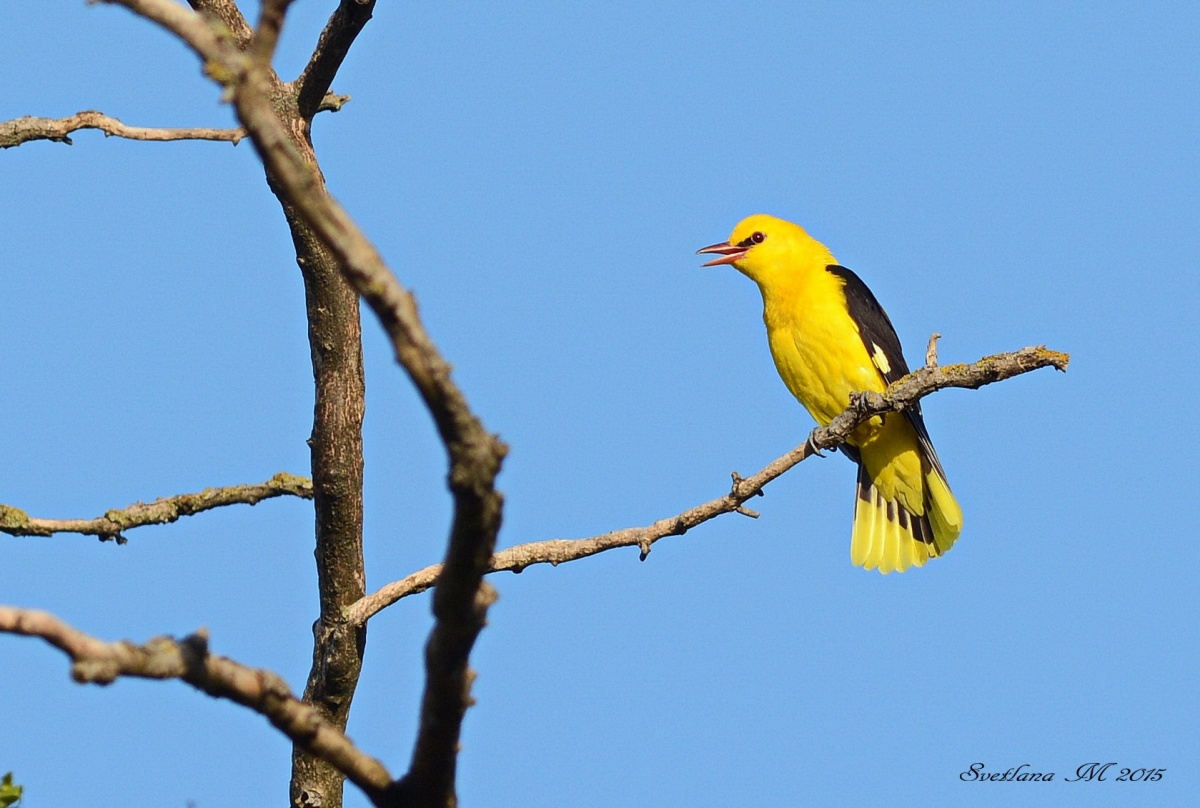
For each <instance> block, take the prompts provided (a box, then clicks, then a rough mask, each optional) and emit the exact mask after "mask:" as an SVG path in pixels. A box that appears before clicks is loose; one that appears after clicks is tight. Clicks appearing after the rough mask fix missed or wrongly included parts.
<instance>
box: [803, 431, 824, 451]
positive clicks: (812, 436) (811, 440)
mask: <svg viewBox="0 0 1200 808" xmlns="http://www.w3.org/2000/svg"><path fill="white" fill-rule="evenodd" d="M816 437H817V430H815V429H814V430H813V431H812V432H810V433H809V435H808V440H806V441H805V442H804V443H805V445H806V446H808V450H809V451H810V452H812V453H813V454H815V455H816V456H817V457H824V456H825V453H824V452H823V451H821V447H820V446H818V445H817V440H816Z"/></svg>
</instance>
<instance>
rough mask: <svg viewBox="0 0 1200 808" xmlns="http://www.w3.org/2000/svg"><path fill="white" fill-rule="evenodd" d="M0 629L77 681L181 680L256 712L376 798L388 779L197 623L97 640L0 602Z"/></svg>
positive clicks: (274, 678)
mask: <svg viewBox="0 0 1200 808" xmlns="http://www.w3.org/2000/svg"><path fill="white" fill-rule="evenodd" d="M0 632H3V633H8V634H20V635H25V636H29V637H40V638H42V639H43V640H45V641H46V642H48V643H50V644H51V645H53V646H54V647H55V648H58V649H59V650H61V651H62V652H64V653H65V654H66V655H67V656H68V657H70V658H71V662H72V665H71V675H72V677H73V678H74V679H75V681H76V682H79V683H80V684H84V683H89V682H90V683H94V684H100V685H107V684H110V683H112V682H113V681H115V680H116V679H117V678H118V677H121V676H132V677H138V678H142V679H182V680H183V681H185V682H187V683H188V684H190V685H192V686H193V687H195V688H196V689H198V690H200V691H202V692H204V693H207V694H208V695H210V696H213V697H215V698H223V699H229V700H230V701H233V702H236V703H237V704H240V705H242V706H243V707H249V708H250V709H251V710H254V711H255V712H257V713H260V714H262V715H263V716H265V717H266V718H267V720H269V721H270V722H271V723H272V724H273V725H274V726H275V727H276V728H277V729H279V730H280V731H281V732H282V733H283V734H284V735H286V736H287V737H289V738H291V739H292V741H293V742H294V743H296V744H298V745H300V746H303V747H304V748H305V749H307V750H309V751H310V752H311V753H312V754H314V755H317V756H318V757H320V758H321V759H323V760H326V761H328V762H329V763H330V764H332V765H334V766H336V767H337V768H338V769H339V770H340V771H341V772H343V773H344V774H345V775H346V777H348V778H349V779H350V780H351V781H353V782H354V783H355V784H357V785H358V786H359V788H361V789H362V790H363V791H364V792H365V793H366V794H367V796H368V797H369V798H370V799H371V800H372V802H374V803H376V804H382V803H383V799H384V794H385V793H386V791H387V789H388V787H389V786H390V784H391V782H392V778H391V775H390V774H388V771H387V769H386V768H384V766H383V764H382V763H380V762H379V761H378V760H376V759H374V758H373V757H371V756H369V755H367V754H366V753H364V752H362V751H361V750H359V749H358V748H357V747H356V746H354V744H353V743H352V742H351V741H350V739H349V738H347V737H346V735H345V734H344V733H342V732H341V731H340V730H339V729H338V728H337V727H335V726H333V725H332V724H331V723H329V722H328V721H326V720H325V719H324V718H322V716H321V714H320V713H319V712H318V711H317V710H315V709H314V708H313V707H311V706H310V705H307V704H304V703H303V702H301V701H300V700H299V699H297V698H296V697H295V696H294V695H292V692H291V689H290V688H288V686H287V683H286V682H284V681H283V679H282V678H281V677H280V676H279V675H278V674H275V673H272V672H271V671H268V670H263V669H261V668H250V667H247V666H245V665H242V664H241V663H239V662H234V661H233V660H232V659H227V658H226V657H221V656H216V655H214V654H210V653H209V652H208V634H207V632H206V631H204V630H200V631H198V632H196V633H195V634H192V635H190V636H188V637H185V638H184V639H182V640H174V639H172V638H170V637H156V638H154V639H152V640H150V642H148V643H146V644H145V645H135V644H134V643H131V642H127V641H126V642H113V643H109V642H104V641H103V640H99V639H96V638H95V637H92V636H90V635H88V634H85V633H83V632H82V631H79V630H78V629H76V628H73V627H72V626H70V625H68V624H67V623H65V622H63V621H62V620H60V619H59V618H57V617H55V616H54V615H52V614H50V613H48V612H42V611H35V610H31V609H18V608H15V607H11V606H0Z"/></svg>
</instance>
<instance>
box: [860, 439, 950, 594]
mask: <svg viewBox="0 0 1200 808" xmlns="http://www.w3.org/2000/svg"><path fill="white" fill-rule="evenodd" d="M922 472H923V476H924V482H925V497H924V500H925V513H924V514H922V515H920V516H917V515H915V514H913V513H911V512H910V511H909V510H908V509H907V508H905V507H904V506H903V505H902V504H901V503H900V502H899V501H897V500H895V499H885V498H884V496H883V495H882V494H881V493H880V491H879V489H878V488H877V487H876V486H875V483H874V482H873V481H872V479H871V476H870V475H869V474H868V473H867V469H866V466H865V465H864V464H863V463H862V462H861V461H860V462H859V465H858V496H857V498H856V499H855V506H854V532H853V534H852V536H851V539H850V560H851V561H853V562H854V563H855V564H856V565H858V566H860V567H865V568H867V569H869V570H873V569H878V570H879V571H880V572H882V573H883V574H885V575H886V574H887V573H889V572H892V571H893V570H894V571H896V572H904V571H905V570H906V569H908V568H909V567H920V566H922V565H923V564H924V563H925V562H926V561H928V560H929V559H931V558H936V557H937V556H940V555H942V554H943V553H945V552H946V551H947V550H949V549H950V548H951V547H952V546H953V545H954V542H955V540H956V539H958V534H959V533H960V532H961V531H962V509H961V508H960V507H959V505H958V501H957V500H956V499H955V498H954V494H953V493H951V491H950V486H949V485H948V484H947V483H946V479H945V477H943V476H942V473H941V470H940V469H939V468H937V467H936V465H935V464H930V463H928V462H923V463H922Z"/></svg>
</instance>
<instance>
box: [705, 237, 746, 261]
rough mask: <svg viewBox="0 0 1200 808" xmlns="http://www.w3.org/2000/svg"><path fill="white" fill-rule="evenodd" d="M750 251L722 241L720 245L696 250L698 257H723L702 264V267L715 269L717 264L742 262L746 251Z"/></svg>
mask: <svg viewBox="0 0 1200 808" xmlns="http://www.w3.org/2000/svg"><path fill="white" fill-rule="evenodd" d="M748 249H749V248H748V247H739V246H737V245H736V244H730V243H729V242H728V241H722V242H721V243H720V244H712V245H710V246H708V247H702V248H701V249H699V250H696V255H704V254H708V253H715V254H716V255H719V256H721V257H720V258H714V259H713V260H711V261H707V262H705V263H703V264H701V266H706V267H715V266H716V265H717V264H732V263H734V262H735V261H738V260H740V259H741V257H742V256H743V255H745V254H746V250H748Z"/></svg>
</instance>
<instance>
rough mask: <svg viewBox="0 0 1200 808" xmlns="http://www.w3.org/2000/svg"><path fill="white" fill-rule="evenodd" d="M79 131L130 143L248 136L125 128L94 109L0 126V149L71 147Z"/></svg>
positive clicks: (225, 131) (233, 132)
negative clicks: (38, 144)
mask: <svg viewBox="0 0 1200 808" xmlns="http://www.w3.org/2000/svg"><path fill="white" fill-rule="evenodd" d="M80 129H99V130H100V131H102V132H104V134H105V135H107V136H109V137H123V138H128V139H130V140H153V141H168V140H221V141H226V142H228V143H232V144H233V145H235V146H236V145H237V144H238V142H239V141H240V140H241V139H242V138H244V137H245V136H246V130H244V129H204V128H191V129H152V128H147V127H144V126H126V125H125V124H123V123H121V122H120V121H119V120H117V119H116V118H113V117H111V116H109V115H105V114H104V113H102V112H96V111H95V110H84V111H83V112H76V113H75V114H74V115H71V116H70V117H67V118H36V117H33V116H31V115H27V116H25V117H22V118H16V119H15V120H11V121H4V122H3V123H0V149H11V148H12V147H14V146H20V145H21V144H22V143H28V142H29V141H31V140H51V141H54V142H56V143H66V144H67V145H68V146H69V145H71V143H72V141H71V138H70V134H71V133H72V132H76V131H78V130H80Z"/></svg>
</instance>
